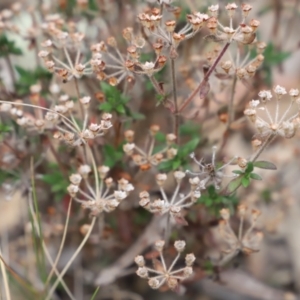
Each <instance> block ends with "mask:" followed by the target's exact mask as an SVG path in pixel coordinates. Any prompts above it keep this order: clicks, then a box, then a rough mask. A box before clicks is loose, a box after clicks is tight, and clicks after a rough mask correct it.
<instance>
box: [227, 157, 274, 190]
mask: <svg viewBox="0 0 300 300" xmlns="http://www.w3.org/2000/svg"><path fill="white" fill-rule="evenodd" d="M255 164H257V165H255ZM254 167H258V168H268V169H271V170H274V167H275V165H273V164H272V163H269V162H263V161H261V162H256V163H252V162H248V164H247V167H246V169H245V171H241V170H234V171H232V172H233V173H235V174H237V175H239V176H238V177H237V178H235V179H234V180H232V181H231V182H230V183H229V185H228V191H229V192H230V193H233V192H234V191H236V190H237V189H238V188H239V187H240V186H241V185H242V186H243V187H245V188H246V187H248V186H249V184H250V181H251V179H254V180H262V178H261V176H260V175H258V174H256V173H253V170H254ZM275 169H276V167H275Z"/></svg>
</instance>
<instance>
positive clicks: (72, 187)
mask: <svg viewBox="0 0 300 300" xmlns="http://www.w3.org/2000/svg"><path fill="white" fill-rule="evenodd" d="M67 190H68V192H69V194H70V196H71V197H75V195H76V194H77V193H78V191H79V187H78V185H74V184H70V185H69V186H68V188H67Z"/></svg>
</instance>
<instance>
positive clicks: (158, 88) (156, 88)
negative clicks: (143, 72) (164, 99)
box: [149, 76, 165, 96]
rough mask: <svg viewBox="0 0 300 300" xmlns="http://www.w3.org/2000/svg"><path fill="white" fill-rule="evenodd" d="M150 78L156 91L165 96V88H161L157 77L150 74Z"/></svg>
mask: <svg viewBox="0 0 300 300" xmlns="http://www.w3.org/2000/svg"><path fill="white" fill-rule="evenodd" d="M149 79H150V81H151V83H152V84H153V87H154V89H155V91H156V92H157V93H158V94H159V95H162V96H164V95H165V94H164V92H163V90H162V89H161V87H160V86H159V84H158V82H157V80H156V79H155V77H154V76H149Z"/></svg>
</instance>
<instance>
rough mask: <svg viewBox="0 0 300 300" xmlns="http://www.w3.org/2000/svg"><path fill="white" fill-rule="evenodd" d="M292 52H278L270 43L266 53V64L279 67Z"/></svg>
mask: <svg viewBox="0 0 300 300" xmlns="http://www.w3.org/2000/svg"><path fill="white" fill-rule="evenodd" d="M290 55H291V52H283V51H278V49H276V48H275V47H274V45H273V43H271V42H270V43H269V44H268V45H267V47H266V49H265V51H264V57H265V59H264V64H265V65H267V66H274V65H278V64H280V63H281V62H283V61H285V60H286V59H287V58H288V57H290Z"/></svg>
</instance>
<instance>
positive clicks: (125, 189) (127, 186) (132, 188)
mask: <svg viewBox="0 0 300 300" xmlns="http://www.w3.org/2000/svg"><path fill="white" fill-rule="evenodd" d="M123 190H124V191H125V192H126V193H129V192H131V191H133V190H134V186H133V185H132V184H131V183H128V184H127V185H125V186H124V187H123Z"/></svg>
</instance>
